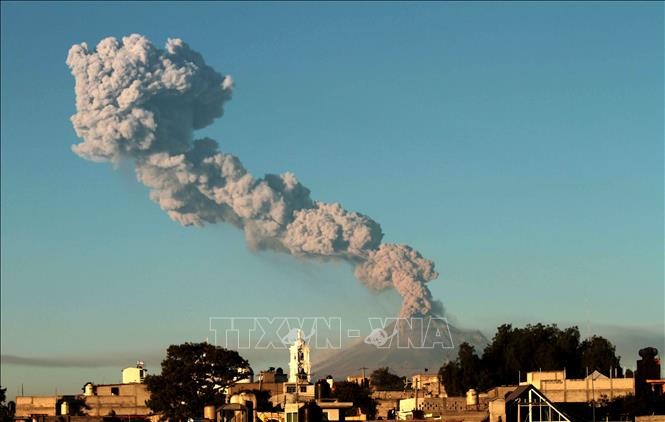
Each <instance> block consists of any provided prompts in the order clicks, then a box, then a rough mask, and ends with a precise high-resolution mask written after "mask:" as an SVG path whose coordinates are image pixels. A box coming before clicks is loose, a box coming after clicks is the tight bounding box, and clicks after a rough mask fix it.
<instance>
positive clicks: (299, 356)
mask: <svg viewBox="0 0 665 422" xmlns="http://www.w3.org/2000/svg"><path fill="white" fill-rule="evenodd" d="M289 352H290V355H291V358H290V359H289V383H293V384H309V383H310V372H311V369H312V368H311V366H310V363H309V346H308V345H307V342H306V341H305V339H304V338H303V332H302V330H297V331H296V340H295V341H294V342H293V344H292V345H291V346H290V347H289Z"/></svg>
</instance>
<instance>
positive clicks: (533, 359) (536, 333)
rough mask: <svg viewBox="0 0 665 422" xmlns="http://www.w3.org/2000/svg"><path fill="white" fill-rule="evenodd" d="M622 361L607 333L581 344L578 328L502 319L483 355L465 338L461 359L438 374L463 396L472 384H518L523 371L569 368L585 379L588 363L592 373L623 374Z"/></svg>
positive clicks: (569, 372)
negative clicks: (519, 324) (517, 323)
mask: <svg viewBox="0 0 665 422" xmlns="http://www.w3.org/2000/svg"><path fill="white" fill-rule="evenodd" d="M619 362H620V358H619V357H617V356H616V354H615V347H614V346H613V345H612V343H610V342H609V341H608V340H607V339H605V338H603V337H598V336H593V337H591V338H589V339H587V340H584V341H583V342H582V343H580V332H579V329H578V328H577V327H569V328H566V329H564V330H561V329H560V328H558V327H557V326H556V324H552V325H544V324H535V325H530V324H529V325H527V326H526V327H524V328H514V327H513V326H512V325H510V324H504V325H501V326H499V327H498V328H497V330H496V334H495V335H494V338H493V339H492V342H491V343H490V344H488V345H487V347H485V350H484V351H483V354H482V357H479V356H478V354H477V353H476V351H475V349H474V348H473V347H472V346H470V345H468V344H466V343H462V344H461V345H460V347H459V353H458V356H457V359H456V360H455V361H454V362H448V363H446V364H445V365H444V366H442V367H441V369H440V370H439V375H440V377H441V380H442V382H443V384H444V386H445V388H446V391H447V392H448V394H451V395H458V394H460V395H461V394H464V392H465V391H467V390H468V389H469V388H476V389H481V390H485V389H488V388H491V387H494V386H498V385H510V384H515V383H517V381H518V374H519V373H520V372H521V373H525V372H529V371H538V370H543V371H551V370H561V369H565V370H566V375H567V376H568V377H569V378H582V377H584V376H585V375H586V368H587V367H588V368H589V371H590V372H591V371H593V370H598V371H600V372H604V373H606V374H607V375H609V370H610V368H617V370H618V372H617V375H618V376H621V372H622V370H621V366H620V365H619Z"/></svg>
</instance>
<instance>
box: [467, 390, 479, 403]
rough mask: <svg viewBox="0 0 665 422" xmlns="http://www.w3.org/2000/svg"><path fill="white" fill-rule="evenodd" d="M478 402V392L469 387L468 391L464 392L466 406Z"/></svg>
mask: <svg viewBox="0 0 665 422" xmlns="http://www.w3.org/2000/svg"><path fill="white" fill-rule="evenodd" d="M477 404H478V393H477V392H476V390H474V389H473V388H471V389H470V390H469V391H467V392H466V405H467V406H475V405H477Z"/></svg>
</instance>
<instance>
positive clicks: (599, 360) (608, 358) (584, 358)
mask: <svg viewBox="0 0 665 422" xmlns="http://www.w3.org/2000/svg"><path fill="white" fill-rule="evenodd" d="M580 358H581V361H580V364H581V366H582V368H588V369H589V373H591V372H593V371H598V372H601V373H603V374H605V375H607V376H609V375H610V369H611V368H617V371H618V372H617V376H622V374H623V369H622V368H621V364H620V362H621V357H618V356H617V355H616V347H614V345H613V344H612V343H610V342H609V340H607V339H605V338H603V337H599V336H593V337H591V338H588V339H586V340H584V341H583V342H582V344H580Z"/></svg>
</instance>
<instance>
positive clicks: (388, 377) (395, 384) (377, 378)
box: [369, 366, 404, 391]
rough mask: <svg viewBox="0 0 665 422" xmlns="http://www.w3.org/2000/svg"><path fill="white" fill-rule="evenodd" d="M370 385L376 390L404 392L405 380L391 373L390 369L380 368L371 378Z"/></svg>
mask: <svg viewBox="0 0 665 422" xmlns="http://www.w3.org/2000/svg"><path fill="white" fill-rule="evenodd" d="M369 379H370V383H371V384H372V387H373V388H374V389H375V390H383V391H401V390H404V378H402V377H400V376H399V375H397V374H393V373H392V372H390V368H388V367H387V366H386V367H385V368H378V369H376V370H374V372H372V374H371V375H370V376H369Z"/></svg>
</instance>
